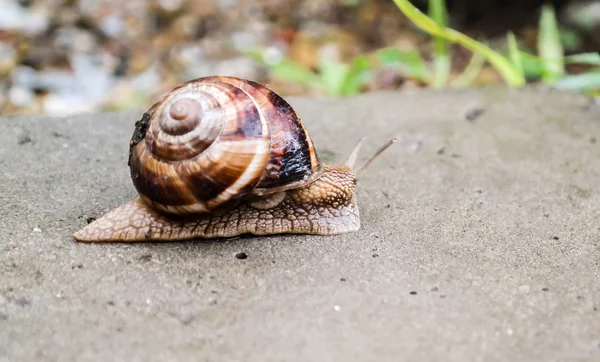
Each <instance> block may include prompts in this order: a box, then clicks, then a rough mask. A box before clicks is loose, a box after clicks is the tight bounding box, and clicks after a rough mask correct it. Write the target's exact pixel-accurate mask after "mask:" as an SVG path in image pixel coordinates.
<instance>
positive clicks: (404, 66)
mask: <svg viewBox="0 0 600 362" xmlns="http://www.w3.org/2000/svg"><path fill="white" fill-rule="evenodd" d="M376 56H377V59H378V60H379V62H380V63H381V64H382V65H384V66H388V67H392V68H394V69H398V70H399V71H400V73H401V74H403V75H405V76H408V77H413V78H416V79H418V80H419V81H421V82H427V80H428V79H429V72H428V71H427V66H426V64H425V61H424V60H423V58H422V57H421V54H420V53H419V52H418V51H416V50H411V51H401V50H399V49H394V48H383V49H379V50H378V51H377V52H376Z"/></svg>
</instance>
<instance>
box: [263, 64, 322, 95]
mask: <svg viewBox="0 0 600 362" xmlns="http://www.w3.org/2000/svg"><path fill="white" fill-rule="evenodd" d="M270 69H271V75H272V76H273V78H276V79H279V80H283V81H286V82H292V83H298V84H303V85H306V86H310V87H313V88H317V89H320V88H322V84H321V80H320V79H319V76H318V75H316V74H315V73H314V72H312V71H311V70H309V69H307V68H305V67H303V66H302V65H300V64H299V63H297V62H295V61H293V60H291V59H283V60H281V61H280V62H278V63H276V64H274V65H272V66H271V67H270Z"/></svg>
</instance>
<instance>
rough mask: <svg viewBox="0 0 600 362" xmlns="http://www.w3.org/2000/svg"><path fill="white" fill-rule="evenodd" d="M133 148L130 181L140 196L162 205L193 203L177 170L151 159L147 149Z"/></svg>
mask: <svg viewBox="0 0 600 362" xmlns="http://www.w3.org/2000/svg"><path fill="white" fill-rule="evenodd" d="M140 145H141V147H135V148H134V149H133V152H132V157H131V167H130V170H131V179H132V180H133V184H134V186H135V188H136V189H137V191H138V193H139V194H140V195H144V196H145V197H147V198H149V199H151V200H153V201H154V202H156V203H158V204H162V205H184V204H189V203H191V202H193V201H194V199H193V198H192V197H190V196H191V195H189V193H188V192H187V191H186V188H185V185H184V184H183V183H182V182H181V178H180V176H179V174H178V173H177V170H176V169H175V168H173V167H170V165H169V164H166V163H162V162H160V161H159V160H157V159H155V158H154V157H152V155H151V153H150V152H149V151H148V149H147V148H145V147H143V145H144V144H140Z"/></svg>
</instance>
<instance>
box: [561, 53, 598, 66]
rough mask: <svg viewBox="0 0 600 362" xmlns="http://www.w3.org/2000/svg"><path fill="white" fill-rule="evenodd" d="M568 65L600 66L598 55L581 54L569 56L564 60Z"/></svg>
mask: <svg viewBox="0 0 600 362" xmlns="http://www.w3.org/2000/svg"><path fill="white" fill-rule="evenodd" d="M565 61H566V62H567V63H569V64H589V65H600V53H581V54H574V55H569V56H568V57H566V58H565Z"/></svg>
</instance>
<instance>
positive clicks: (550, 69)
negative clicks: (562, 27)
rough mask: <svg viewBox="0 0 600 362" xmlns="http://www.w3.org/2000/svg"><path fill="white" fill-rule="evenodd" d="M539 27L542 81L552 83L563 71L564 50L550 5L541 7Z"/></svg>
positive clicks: (560, 76)
mask: <svg viewBox="0 0 600 362" xmlns="http://www.w3.org/2000/svg"><path fill="white" fill-rule="evenodd" d="M539 27H540V30H539V36H538V53H539V55H540V57H541V58H542V60H543V62H544V72H543V73H542V81H543V82H544V83H547V84H552V83H554V82H555V81H557V80H558V79H560V78H562V77H563V76H564V73H565V69H564V60H563V56H564V50H563V47H562V43H561V40H560V33H559V31H558V24H557V22H556V15H555V14H554V8H553V7H552V6H550V5H544V6H543V7H542V15H541V17H540V24H539Z"/></svg>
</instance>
